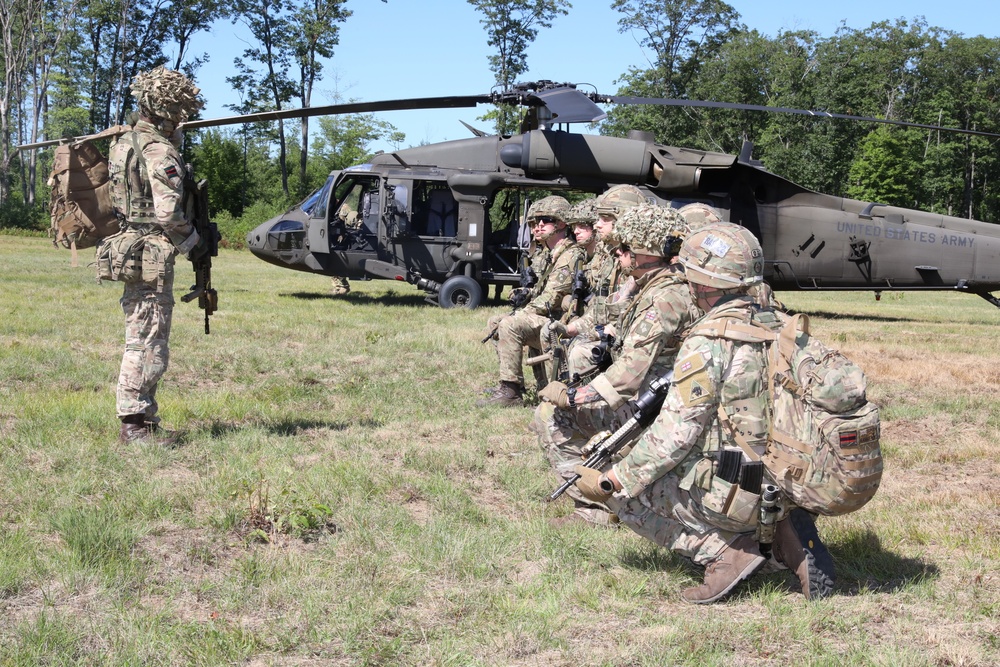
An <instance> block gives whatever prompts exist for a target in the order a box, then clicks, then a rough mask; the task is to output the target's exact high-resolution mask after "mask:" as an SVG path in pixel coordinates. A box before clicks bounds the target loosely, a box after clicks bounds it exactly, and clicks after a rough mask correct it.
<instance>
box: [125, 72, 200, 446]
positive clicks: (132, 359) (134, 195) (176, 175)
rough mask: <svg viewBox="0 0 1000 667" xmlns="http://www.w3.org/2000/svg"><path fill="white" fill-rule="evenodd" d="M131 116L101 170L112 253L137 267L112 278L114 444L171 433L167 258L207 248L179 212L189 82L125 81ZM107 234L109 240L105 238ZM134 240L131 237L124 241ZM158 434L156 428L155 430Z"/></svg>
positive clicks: (164, 75) (191, 99)
mask: <svg viewBox="0 0 1000 667" xmlns="http://www.w3.org/2000/svg"><path fill="white" fill-rule="evenodd" d="M131 89H132V96H133V97H135V98H136V100H137V102H138V107H139V118H138V121H137V122H136V123H135V125H134V126H133V127H132V129H131V130H129V131H128V132H125V133H124V134H122V135H121V136H119V137H118V139H117V140H116V141H115V143H114V144H113V145H112V146H111V151H110V156H109V159H108V170H109V175H110V180H111V192H112V195H111V196H112V202H113V204H114V208H115V212H116V213H117V215H118V218H119V221H120V222H121V225H122V228H123V231H122V233H121V235H122V237H125V238H127V239H130V240H129V242H128V244H127V248H126V245H125V244H121V243H119V244H117V247H118V248H124V249H126V250H127V253H126V257H123V258H115V257H112V261H113V262H115V261H116V260H120V261H125V260H126V259H127V260H128V261H130V262H131V263H133V264H134V265H135V266H136V267H137V268H136V269H135V270H134V271H132V272H131V273H130V274H128V275H122V276H121V277H120V278H119V279H120V280H123V281H124V282H125V289H124V294H123V295H122V298H121V305H122V310H123V311H124V313H125V353H124V355H123V356H122V364H121V371H120V373H119V376H118V389H117V413H118V418H119V419H120V420H121V432H120V434H119V439H120V440H121V441H122V442H136V441H152V442H157V443H160V444H172V443H173V442H175V441H176V439H177V436H176V434H173V435H167V434H164V433H163V432H162V431H159V422H160V417H159V415H158V414H157V410H158V406H157V403H156V387H157V384H158V383H159V381H160V378H161V377H162V376H163V373H164V371H166V370H167V362H168V360H169V356H170V351H169V340H170V324H171V315H172V313H173V307H174V294H173V287H174V258H175V257H176V256H177V255H187V257H188V259H191V260H195V259H198V258H200V257H202V256H203V255H204V254H205V253H207V252H209V244H208V240H207V239H202V238H199V236H198V233H197V232H196V231H195V230H194V227H193V226H192V225H191V224H190V222H189V221H188V220H187V219H186V217H185V206H184V175H185V166H184V162H183V161H182V160H181V156H180V153H178V150H177V149H178V147H179V146H180V142H181V140H182V136H183V135H182V133H181V132H180V131H179V130H178V129H177V126H178V125H179V124H180V123H182V122H184V121H185V120H187V119H188V118H189V117H190V116H191V115H192V114H194V113H196V112H197V111H198V110H199V109H201V107H202V105H203V102H202V101H201V99H200V98H199V97H198V93H199V92H200V91H199V89H198V88H197V87H195V85H194V84H193V83H192V82H191V81H190V80H189V79H188V78H187V77H186V76H184V75H183V74H181V73H180V72H175V71H172V70H168V69H165V68H163V67H157V68H156V69H153V70H151V71H149V72H143V73H141V74H139V75H137V76H136V77H135V79H133V81H132V86H131ZM112 238H113V237H112ZM131 239H134V240H131ZM158 431H159V432H158Z"/></svg>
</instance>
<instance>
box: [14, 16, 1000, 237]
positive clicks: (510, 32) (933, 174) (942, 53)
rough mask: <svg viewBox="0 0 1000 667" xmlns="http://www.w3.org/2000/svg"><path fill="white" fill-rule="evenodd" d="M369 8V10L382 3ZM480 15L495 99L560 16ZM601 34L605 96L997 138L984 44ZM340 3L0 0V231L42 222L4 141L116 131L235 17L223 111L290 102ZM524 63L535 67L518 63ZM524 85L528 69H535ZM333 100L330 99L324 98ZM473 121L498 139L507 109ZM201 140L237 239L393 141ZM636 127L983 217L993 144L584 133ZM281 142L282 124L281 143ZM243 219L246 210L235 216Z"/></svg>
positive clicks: (681, 132)
mask: <svg viewBox="0 0 1000 667" xmlns="http://www.w3.org/2000/svg"><path fill="white" fill-rule="evenodd" d="M384 1H385V0H383V2H384ZM467 1H468V2H469V3H470V4H471V5H472V6H474V7H475V8H476V10H477V11H478V12H479V14H480V15H481V21H480V23H481V27H482V30H483V32H484V36H485V39H486V42H487V44H488V45H489V46H490V47H491V48H492V49H493V55H490V56H489V57H488V59H487V62H486V63H484V64H485V65H486V66H487V67H488V68H489V70H490V71H491V72H492V73H493V75H494V78H495V82H496V83H497V85H499V86H509V85H510V84H512V83H515V82H516V81H518V80H521V78H523V76H524V75H525V74H526V73H527V72H528V69H529V64H530V63H529V60H528V48H529V47H530V45H531V43H532V42H533V41H534V40H535V38H536V37H537V36H538V34H539V31H541V30H545V29H547V28H550V27H551V26H552V24H553V22H554V21H556V20H558V19H559V18H560V17H562V16H565V15H567V14H569V13H571V12H572V5H571V4H570V3H569V2H567V1H566V0H467ZM611 6H612V8H614V9H615V10H616V11H617V12H618V15H619V17H620V18H619V22H618V29H619V30H620V31H622V32H629V33H631V34H633V35H635V36H636V37H637V39H638V41H639V42H640V43H641V45H642V47H643V49H644V51H645V52H646V60H647V62H645V63H644V64H643V66H641V67H640V66H635V67H630V68H629V69H628V70H627V71H625V72H623V73H622V75H621V77H620V79H619V90H618V91H617V93H618V94H619V95H629V96H640V97H671V98H681V99H685V98H686V99H692V100H714V101H726V102H740V103H746V104H759V105H767V106H775V107H790V108H799V109H814V110H826V111H830V112H835V113H846V114H852V115H862V116H872V117H880V118H887V119H893V120H903V121H910V122H917V123H925V124H930V125H939V126H943V127H959V128H963V129H974V130H979V131H984V132H998V133H1000V111H998V105H997V100H998V97H1000V95H998V93H1000V71H998V63H1000V39H998V38H987V37H965V36H963V35H961V34H957V33H954V32H951V31H948V30H945V29H942V28H938V27H932V26H928V25H927V24H926V22H925V21H923V20H922V19H915V20H912V21H907V20H902V19H897V20H895V21H883V22H878V23H874V24H872V25H870V26H868V27H866V28H860V29H856V28H850V27H847V26H846V25H842V26H841V27H840V28H839V29H838V30H837V31H836V32H835V33H834V34H833V35H830V36H822V35H820V34H818V33H816V32H814V31H781V32H779V33H778V34H777V35H776V36H773V37H771V36H767V35H762V34H760V33H759V32H758V31H756V30H753V29H751V28H748V27H747V26H746V25H744V24H743V23H742V22H741V20H740V15H739V13H738V12H737V11H736V10H735V9H733V7H731V6H730V5H728V4H726V3H725V2H722V1H721V0H666V1H664V0H613V1H612V3H611ZM351 15H352V12H351V11H350V9H348V8H347V0H235V1H234V2H227V3H223V2H219V0H0V43H2V46H3V49H2V51H0V64H2V66H3V74H4V76H3V79H2V82H0V144H2V145H0V227H10V226H28V227H31V226H35V227H40V228H44V224H45V223H44V218H45V210H46V206H47V197H48V193H47V192H46V188H45V185H44V183H45V179H46V178H47V176H48V168H49V167H48V164H47V163H46V160H47V159H48V155H49V153H48V152H45V151H40V152H36V151H26V152H22V153H18V152H16V151H15V150H14V149H13V147H14V146H16V145H19V144H22V143H29V142H34V141H38V140H41V139H45V138H55V137H60V136H75V135H83V134H88V133H91V132H94V131H99V130H101V129H104V128H105V127H108V126H110V125H113V124H116V123H120V122H123V121H125V120H126V119H127V118H128V115H129V113H130V112H132V111H133V110H134V109H133V108H132V107H133V99H132V98H131V97H130V96H129V95H128V84H129V82H130V81H131V79H132V77H133V76H134V75H135V74H136V73H138V72H140V71H143V70H146V69H149V68H151V67H154V66H156V65H160V64H164V65H166V66H168V67H171V68H173V69H178V70H181V71H184V72H185V73H187V74H188V75H189V76H191V77H192V78H194V79H195V81H196V82H197V72H198V68H199V67H200V65H201V64H202V63H203V61H204V58H205V56H204V54H192V53H190V44H191V38H192V36H193V35H195V34H196V33H198V32H199V31H205V30H208V29H210V28H211V27H212V26H213V25H215V24H217V23H218V22H220V21H232V22H240V23H242V24H244V25H245V26H246V27H247V28H248V30H249V31H250V33H251V34H252V35H253V40H254V41H253V43H252V44H251V45H250V46H248V48H247V49H246V50H245V51H244V52H243V53H242V54H241V55H240V57H238V58H236V59H235V61H234V65H233V70H232V72H233V74H232V76H231V77H228V79H227V80H228V81H229V83H230V85H232V87H233V89H234V90H236V91H237V92H238V94H239V99H240V102H239V104H235V105H232V106H231V109H232V111H234V113H250V112H254V111H264V110H274V109H287V108H295V107H307V106H311V105H312V95H313V91H314V90H315V87H316V85H317V83H318V82H319V81H321V80H322V78H323V76H324V74H325V72H324V64H328V63H330V62H331V61H332V62H336V60H335V49H336V46H337V44H338V42H339V30H340V27H341V26H342V25H343V24H344V23H345V22H348V21H349V20H350V17H351ZM536 69H537V68H536ZM539 73H540V75H544V72H542V71H541V70H539ZM338 101H339V100H338ZM484 119H487V120H490V121H492V122H493V123H494V129H495V130H496V131H498V132H510V131H512V130H514V129H515V128H516V126H517V114H516V110H515V109H509V108H508V109H497V110H494V111H491V112H489V113H487V114H486V116H485V117H484ZM316 125H317V126H318V127H310V125H309V121H308V119H303V120H302V121H298V120H296V121H292V122H289V121H286V122H284V123H281V122H277V123H257V124H247V125H243V126H238V127H234V128H230V129H225V130H205V131H202V132H200V133H191V134H189V136H188V137H187V146H186V148H185V154H186V155H187V156H188V158H189V159H190V160H191V161H192V163H193V164H194V166H195V168H196V170H197V172H198V174H199V177H204V178H207V179H208V180H209V182H210V183H211V186H210V198H211V208H212V213H213V215H216V216H223V217H225V216H229V217H231V218H233V219H236V218H241V217H247V216H249V217H251V218H253V220H250V221H248V222H247V223H246V224H247V226H249V225H250V224H252V222H256V221H257V220H258V219H263V218H264V217H267V216H268V215H270V214H271V212H273V211H275V210H277V209H279V208H282V207H284V206H287V205H288V204H290V203H292V202H294V201H297V200H298V199H300V198H302V197H303V196H305V195H306V194H307V193H309V192H311V191H312V190H313V189H315V188H316V187H318V186H319V185H320V184H321V183H322V182H323V180H324V179H325V177H326V174H328V173H329V171H330V170H332V169H339V168H343V167H346V166H349V165H352V164H357V163H359V162H363V161H364V160H365V159H366V158H367V157H369V156H370V152H371V151H370V146H371V145H372V144H373V143H374V142H375V141H379V140H386V141H388V142H390V143H392V144H393V145H396V146H401V145H402V143H403V142H404V141H405V136H403V135H402V134H401V133H400V132H398V131H397V130H396V128H395V127H394V126H392V125H391V124H389V123H387V122H384V121H381V120H379V119H378V118H377V117H375V116H372V115H364V114H362V115H354V116H329V117H320V118H319V119H318V120H317V121H316ZM632 129H637V130H644V131H647V132H650V133H652V134H653V136H654V137H655V138H656V140H657V141H658V142H660V143H665V144H668V145H674V146H686V147H692V148H701V149H705V150H713V151H721V152H727V153H738V152H739V151H740V149H741V147H742V145H743V143H744V142H745V141H752V142H753V143H754V145H755V151H754V157H755V158H757V159H759V160H761V161H762V162H763V164H764V165H765V167H767V168H768V169H770V170H771V171H773V172H775V173H778V174H781V175H782V176H785V177H787V178H789V179H791V180H793V181H796V182H798V183H800V184H802V185H804V186H806V187H810V188H813V189H816V190H819V191H823V192H827V193H830V194H835V195H843V196H849V197H853V198H856V199H864V200H870V201H879V202H883V203H887V204H894V205H899V206H905V207H914V208H923V209H926V210H931V211H935V212H940V213H946V214H950V215H957V216H962V217H973V218H976V219H981V220H988V221H994V220H1000V197H998V190H997V186H995V185H994V183H997V182H1000V178H998V177H1000V173H998V172H1000V163H998V156H997V150H996V139H994V138H987V137H978V136H968V135H959V134H953V133H948V132H944V131H936V130H930V131H928V130H917V129H904V128H899V127H886V126H880V125H873V124H869V123H861V122H856V121H845V120H830V119H818V118H813V117H807V116H792V115H784V114H779V113H761V112H753V111H732V110H717V109H695V108H682V107H655V106H618V107H615V108H613V109H611V110H610V111H609V118H608V120H607V121H605V122H604V123H603V124H602V126H601V128H600V131H601V132H602V133H604V134H609V135H616V136H624V135H625V134H626V133H627V132H628V131H629V130H632ZM286 130H288V131H287V132H286ZM250 212H254V213H253V214H251V213H250Z"/></svg>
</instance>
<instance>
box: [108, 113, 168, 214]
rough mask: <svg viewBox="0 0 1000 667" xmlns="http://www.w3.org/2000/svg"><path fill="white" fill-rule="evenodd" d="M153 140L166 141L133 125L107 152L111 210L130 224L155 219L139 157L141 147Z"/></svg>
mask: <svg viewBox="0 0 1000 667" xmlns="http://www.w3.org/2000/svg"><path fill="white" fill-rule="evenodd" d="M153 142H161V143H169V141H167V139H166V138H164V137H161V136H160V135H158V134H154V133H151V132H140V131H138V130H135V129H133V130H132V131H130V132H126V133H125V134H123V135H121V136H120V137H118V140H117V141H115V143H114V144H112V145H111V151H110V153H109V155H108V172H109V176H110V178H111V203H112V205H113V206H114V208H115V212H116V213H117V214H118V215H119V216H120V217H121V218H122V219H123V220H124V221H125V222H126V223H128V224H129V225H132V226H135V225H149V224H153V223H155V222H156V211H155V209H154V208H153V190H152V183H151V182H150V176H149V169H148V167H147V165H146V160H145V158H143V150H144V149H145V148H146V146H148V145H149V144H151V143H153Z"/></svg>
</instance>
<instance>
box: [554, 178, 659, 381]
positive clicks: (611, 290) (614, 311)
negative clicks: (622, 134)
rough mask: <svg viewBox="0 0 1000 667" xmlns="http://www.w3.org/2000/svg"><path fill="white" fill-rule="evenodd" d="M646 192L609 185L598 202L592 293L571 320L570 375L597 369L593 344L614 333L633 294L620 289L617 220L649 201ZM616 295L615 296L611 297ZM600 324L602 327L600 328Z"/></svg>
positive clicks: (590, 268)
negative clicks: (616, 245)
mask: <svg viewBox="0 0 1000 667" xmlns="http://www.w3.org/2000/svg"><path fill="white" fill-rule="evenodd" d="M646 201H647V200H646V195H644V194H643V192H642V190H640V189H639V188H637V187H635V186H634V185H628V184H621V185H614V186H612V187H610V188H608V189H607V190H606V191H605V192H604V193H603V194H601V195H600V196H599V197H598V198H597V201H596V203H595V206H594V210H595V213H597V218H596V220H595V221H594V231H595V232H597V235H598V243H597V248H596V249H595V250H594V256H593V258H592V259H591V260H590V265H589V267H588V279H589V280H590V281H591V282H590V290H591V296H590V301H589V303H588V304H587V307H586V309H585V310H584V314H583V316H582V317H580V318H578V319H576V320H575V321H574V322H571V323H570V324H569V326H568V327H567V330H566V331H565V332H563V333H565V335H566V336H568V337H570V338H574V337H575V340H574V341H573V342H572V344H571V345H570V348H569V350H568V352H567V359H568V367H569V373H570V376H571V377H575V376H580V377H584V376H587V375H588V374H589V375H593V374H595V373H596V372H597V364H596V363H595V362H594V360H593V359H592V354H591V351H592V349H593V347H594V345H593V343H595V342H599V341H600V340H601V334H600V332H601V331H602V330H603V331H605V333H606V334H613V333H614V323H615V322H616V321H617V319H618V315H619V314H621V312H622V310H623V309H624V308H625V307H626V306H627V302H628V299H629V298H631V296H633V295H634V292H630V291H629V290H628V289H621V290H620V288H622V287H623V285H622V284H621V283H624V282H625V281H624V280H620V278H621V276H620V274H619V272H618V271H617V266H618V264H617V262H616V260H615V255H614V245H615V243H614V240H613V238H614V236H613V235H614V224H615V220H616V219H617V218H618V217H619V216H621V214H622V213H624V212H625V211H626V210H628V209H629V208H631V207H633V206H638V205H639V204H644V203H646ZM619 290H620V291H619ZM612 297H614V298H612ZM598 326H600V327H601V329H598V328H597V327H598Z"/></svg>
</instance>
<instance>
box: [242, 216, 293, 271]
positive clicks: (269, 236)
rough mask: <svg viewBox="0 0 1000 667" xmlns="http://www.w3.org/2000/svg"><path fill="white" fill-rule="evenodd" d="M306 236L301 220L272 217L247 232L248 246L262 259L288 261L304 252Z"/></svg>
mask: <svg viewBox="0 0 1000 667" xmlns="http://www.w3.org/2000/svg"><path fill="white" fill-rule="evenodd" d="M305 236H306V228H305V225H304V224H303V222H302V221H301V220H288V219H282V218H279V219H277V220H275V219H273V218H272V219H271V220H268V221H267V222H265V223H263V224H261V225H259V226H257V227H256V228H254V229H253V230H252V231H251V232H250V233H249V234H247V247H248V248H249V249H250V252H252V253H253V254H254V255H256V256H257V257H259V258H261V259H264V260H269V261H274V260H275V259H277V260H280V261H282V262H285V263H288V262H290V261H293V259H294V258H296V257H298V255H300V254H301V253H302V250H303V247H304V244H305Z"/></svg>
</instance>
